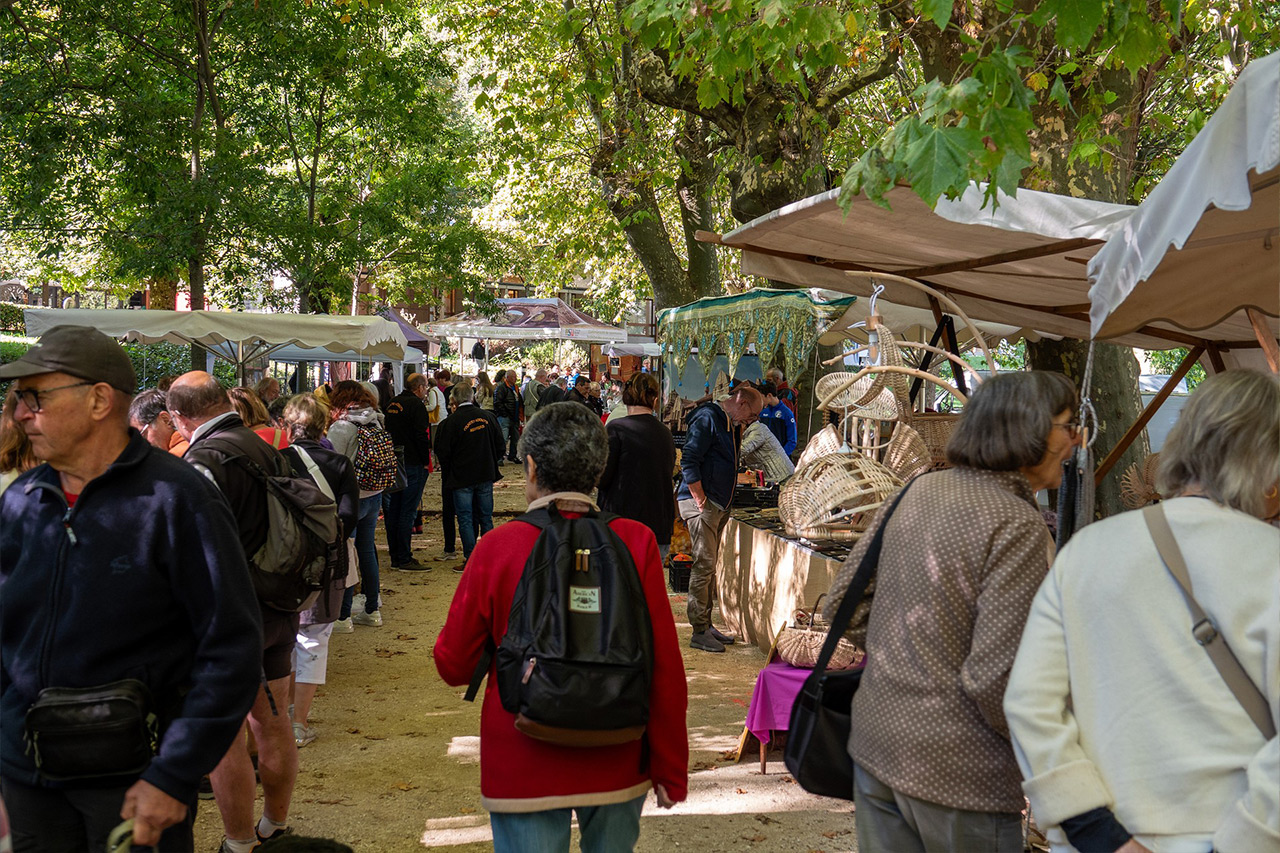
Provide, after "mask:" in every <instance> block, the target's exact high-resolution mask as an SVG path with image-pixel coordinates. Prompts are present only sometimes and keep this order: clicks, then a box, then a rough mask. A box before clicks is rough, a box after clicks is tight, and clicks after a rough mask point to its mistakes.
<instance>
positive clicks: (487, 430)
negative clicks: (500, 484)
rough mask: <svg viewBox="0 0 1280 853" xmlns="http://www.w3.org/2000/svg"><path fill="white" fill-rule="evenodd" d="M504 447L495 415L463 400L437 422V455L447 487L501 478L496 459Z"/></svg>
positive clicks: (491, 481)
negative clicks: (444, 419) (444, 418)
mask: <svg viewBox="0 0 1280 853" xmlns="http://www.w3.org/2000/svg"><path fill="white" fill-rule="evenodd" d="M504 450H505V447H504V443H503V438H502V427H501V426H499V424H498V418H497V416H496V415H494V413H493V412H490V411H488V410H487V409H482V408H480V407H479V406H477V405H475V404H474V403H464V404H463V405H461V406H459V407H458V408H456V409H454V411H453V414H451V415H449V419H448V420H446V421H445V422H444V423H442V424H436V456H438V457H439V458H440V465H441V466H442V467H443V468H444V487H445V488H446V489H463V488H466V487H467V486H474V485H476V484H477V483H493V482H495V481H497V480H500V479H502V474H500V473H499V472H498V460H499V459H501V458H502V454H503V451H504Z"/></svg>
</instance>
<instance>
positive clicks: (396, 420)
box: [386, 389, 431, 466]
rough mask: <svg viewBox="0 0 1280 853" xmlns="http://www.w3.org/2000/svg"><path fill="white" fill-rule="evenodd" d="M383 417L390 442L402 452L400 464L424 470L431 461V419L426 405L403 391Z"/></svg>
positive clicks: (388, 405)
mask: <svg viewBox="0 0 1280 853" xmlns="http://www.w3.org/2000/svg"><path fill="white" fill-rule="evenodd" d="M386 414H387V432H389V433H391V441H392V442H393V443H394V444H396V445H398V446H400V447H403V448H404V464H405V465H418V466H425V465H426V464H427V460H428V459H430V458H431V418H429V417H428V416H427V407H426V405H425V404H424V403H423V402H422V401H421V400H419V399H418V396H417V395H416V394H414V393H413V392H412V391H409V390H407V389H406V390H404V391H402V392H400V393H399V394H397V395H396V396H394V397H392V398H391V402H390V403H388V404H387V409H386Z"/></svg>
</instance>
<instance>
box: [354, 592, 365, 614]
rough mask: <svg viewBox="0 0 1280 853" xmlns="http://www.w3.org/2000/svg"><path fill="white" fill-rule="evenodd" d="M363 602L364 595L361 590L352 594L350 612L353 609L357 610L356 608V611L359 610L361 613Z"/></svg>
mask: <svg viewBox="0 0 1280 853" xmlns="http://www.w3.org/2000/svg"><path fill="white" fill-rule="evenodd" d="M364 602H365V596H364V593H363V592H357V593H356V594H355V595H353V596H352V597H351V610H352V612H355V611H357V610H358V611H360V612H361V613H363V612H364Z"/></svg>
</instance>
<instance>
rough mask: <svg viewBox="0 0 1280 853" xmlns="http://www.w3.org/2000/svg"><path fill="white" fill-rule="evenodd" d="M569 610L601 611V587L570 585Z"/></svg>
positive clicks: (583, 611) (574, 611) (579, 611)
mask: <svg viewBox="0 0 1280 853" xmlns="http://www.w3.org/2000/svg"><path fill="white" fill-rule="evenodd" d="M569 612H570V613H599V612H600V587H598V586H571V587H569Z"/></svg>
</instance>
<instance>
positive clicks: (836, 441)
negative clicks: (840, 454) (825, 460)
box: [796, 424, 840, 469]
mask: <svg viewBox="0 0 1280 853" xmlns="http://www.w3.org/2000/svg"><path fill="white" fill-rule="evenodd" d="M839 449H840V433H839V432H837V431H836V428H835V427H834V426H832V425H831V424H827V425H826V426H825V427H823V428H822V429H820V430H818V431H817V432H815V433H814V434H813V437H812V438H810V439H809V443H808V444H806V445H805V446H804V451H803V452H801V454H800V458H799V459H797V460H796V468H797V469H800V468H803V467H804V466H805V465H807V464H808V463H810V462H812V461H813V460H815V459H817V458H818V457H819V456H826V455H827V454H828V453H835V452H836V451H837V450H839Z"/></svg>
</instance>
